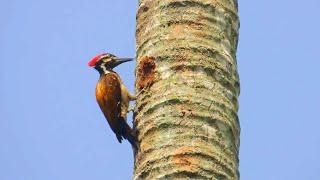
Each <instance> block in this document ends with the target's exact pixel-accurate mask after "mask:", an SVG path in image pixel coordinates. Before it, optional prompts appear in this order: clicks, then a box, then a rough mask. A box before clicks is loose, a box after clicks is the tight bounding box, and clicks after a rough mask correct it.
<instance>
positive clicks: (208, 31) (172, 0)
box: [134, 0, 240, 180]
mask: <svg viewBox="0 0 320 180" xmlns="http://www.w3.org/2000/svg"><path fill="white" fill-rule="evenodd" d="M238 29H239V19H238V15H237V1H236V0H228V1H227V0H140V2H139V10H138V14H137V30H136V39H137V61H138V62H137V63H138V65H137V69H136V76H137V80H136V90H137V91H141V90H142V93H141V94H140V95H139V97H138V99H137V105H136V109H135V114H134V116H135V120H134V126H135V129H136V132H137V137H138V141H139V143H140V149H139V151H138V152H137V154H136V156H135V169H134V179H176V178H191V179H228V180H229V179H239V172H238V165H239V160H238V153H239V141H240V140H239V135H240V126H239V120H238V115H237V111H238V96H239V91H240V90H239V77H238V72H237V63H236V49H237V43H238Z"/></svg>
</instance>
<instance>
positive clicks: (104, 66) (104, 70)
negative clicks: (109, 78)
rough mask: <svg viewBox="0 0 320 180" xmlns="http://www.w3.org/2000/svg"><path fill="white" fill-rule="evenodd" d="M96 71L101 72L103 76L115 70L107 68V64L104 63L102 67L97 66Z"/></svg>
mask: <svg viewBox="0 0 320 180" xmlns="http://www.w3.org/2000/svg"><path fill="white" fill-rule="evenodd" d="M96 69H97V70H98V71H99V73H100V75H101V76H102V75H105V74H109V73H112V72H113V70H112V69H111V68H109V67H107V66H106V65H105V63H102V64H101V65H100V66H97V67H96Z"/></svg>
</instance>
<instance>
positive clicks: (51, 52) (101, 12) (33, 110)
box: [0, 0, 320, 180]
mask: <svg viewBox="0 0 320 180" xmlns="http://www.w3.org/2000/svg"><path fill="white" fill-rule="evenodd" d="M239 6H240V18H241V30H240V33H241V34H240V43H239V48H238V66H239V73H240V78H241V96H240V112H239V115H240V121H241V129H242V131H241V151H240V173H241V179H243V180H257V179H259V180H284V179H290V180H302V179H308V180H313V179H315V180H316V179H320V175H319V171H320V164H319V161H320V155H319V152H320V133H319V131H320V130H319V126H320V118H319V111H320V95H319V92H320V81H319V77H320V75H319V67H320V56H319V52H320V45H319V42H320V36H319V32H320V23H319V22H320V20H319V19H320V2H319V1H318V0H306V1H303V2H302V1H294V0H283V1H278V0H270V1H244V0H240V1H239ZM136 8H137V2H136V1H134V0H131V1H128V0H112V1H111V0H92V1H89V0H87V1H84V0H81V1H79V0H69V1H64V0H56V1H41V0H30V1H18V0H2V1H1V2H0V27H1V28H0V83H1V88H0V98H1V101H0V144H1V147H0V179H1V180H29V179H30V180H69V179H78V180H88V179H94V180H105V179H130V178H131V176H132V168H133V158H132V153H131V150H130V146H129V144H128V143H127V142H125V143H123V144H119V143H118V142H117V141H116V139H115V136H114V135H113V133H112V132H111V131H110V129H109V128H108V126H107V124H106V122H105V120H104V118H103V116H102V113H101V112H100V110H99V108H98V105H97V103H96V101H95V97H94V88H95V83H96V81H97V78H98V74H97V72H95V71H93V70H92V69H90V68H88V67H87V65H86V63H87V61H88V60H89V59H90V58H91V57H92V56H93V55H95V54H97V53H100V52H103V51H108V52H112V53H114V54H117V55H119V56H124V57H133V56H135V39H134V36H135V13H136ZM134 66H135V64H134V62H131V63H127V64H125V65H123V66H121V67H119V68H118V69H117V70H118V71H119V72H120V74H121V75H122V77H123V80H124V82H125V83H126V84H127V85H128V86H129V87H130V90H131V92H132V91H133V81H134V74H133V73H134Z"/></svg>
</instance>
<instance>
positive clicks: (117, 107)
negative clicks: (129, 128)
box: [96, 73, 123, 142]
mask: <svg viewBox="0 0 320 180" xmlns="http://www.w3.org/2000/svg"><path fill="white" fill-rule="evenodd" d="M96 98H97V101H98V104H99V106H100V108H101V110H102V112H103V114H104V116H105V117H106V119H107V121H108V123H109V125H110V127H111V129H112V130H113V132H114V133H115V134H116V136H117V139H118V141H119V142H121V140H122V132H121V131H122V123H123V122H121V120H120V119H119V115H120V114H121V84H120V81H119V77H118V75H117V74H115V73H108V74H106V75H104V76H102V77H101V78H100V80H99V82H98V84H97V88H96Z"/></svg>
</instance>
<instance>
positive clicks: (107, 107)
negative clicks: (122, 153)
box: [88, 53, 137, 149]
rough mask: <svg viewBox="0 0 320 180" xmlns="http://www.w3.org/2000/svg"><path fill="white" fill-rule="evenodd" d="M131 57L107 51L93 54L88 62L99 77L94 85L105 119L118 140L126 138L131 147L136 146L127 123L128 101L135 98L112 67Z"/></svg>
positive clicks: (129, 59)
mask: <svg viewBox="0 0 320 180" xmlns="http://www.w3.org/2000/svg"><path fill="white" fill-rule="evenodd" d="M132 60H133V58H118V57H116V56H115V55H112V54H109V53H103V54H99V55H97V56H95V57H94V58H92V59H91V60H90V61H89V62H88V66H90V67H94V68H95V69H96V70H97V71H98V72H99V73H100V78H99V81H98V83H97V85H96V99H97V102H98V104H99V106H100V109H101V111H102V112H103V114H104V116H105V118H106V119H107V121H108V123H109V125H110V128H111V129H112V131H113V132H114V133H115V135H116V137H117V139H118V141H119V142H120V143H121V141H122V139H123V138H124V139H127V140H128V141H129V142H130V144H131V145H132V146H133V148H135V149H136V148H137V145H136V140H135V136H134V133H133V130H132V129H131V127H130V126H129V125H128V123H127V113H128V107H129V102H130V101H133V100H135V99H136V96H134V95H131V94H130V93H129V91H128V89H127V88H126V86H125V85H124V84H123V82H122V81H121V79H120V76H119V75H118V74H117V73H116V72H115V71H113V68H115V67H116V66H118V65H119V64H121V63H124V62H128V61H132Z"/></svg>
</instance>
